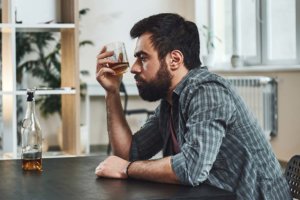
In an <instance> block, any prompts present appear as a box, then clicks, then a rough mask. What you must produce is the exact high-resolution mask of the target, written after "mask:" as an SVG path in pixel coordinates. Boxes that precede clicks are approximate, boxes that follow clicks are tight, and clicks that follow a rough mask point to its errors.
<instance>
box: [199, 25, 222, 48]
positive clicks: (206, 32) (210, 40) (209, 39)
mask: <svg viewBox="0 0 300 200" xmlns="http://www.w3.org/2000/svg"><path fill="white" fill-rule="evenodd" d="M200 32H201V33H202V35H203V37H204V38H206V49H207V53H208V54H210V51H211V49H214V48H215V40H217V41H218V42H220V43H221V42H222V40H221V39H220V38H219V37H218V36H216V35H213V33H212V32H211V30H210V28H209V27H208V26H206V25H202V28H200Z"/></svg>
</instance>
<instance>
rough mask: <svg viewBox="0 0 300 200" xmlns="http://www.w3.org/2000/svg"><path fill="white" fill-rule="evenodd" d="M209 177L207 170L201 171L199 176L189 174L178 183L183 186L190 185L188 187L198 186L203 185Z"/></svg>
mask: <svg viewBox="0 0 300 200" xmlns="http://www.w3.org/2000/svg"><path fill="white" fill-rule="evenodd" d="M208 175H209V171H208V170H202V171H201V172H200V173H199V174H197V175H195V174H191V173H187V174H186V176H185V178H181V179H180V182H181V183H182V184H184V185H190V186H193V187H195V186H198V185H200V184H201V183H203V182H204V181H206V180H207V178H208Z"/></svg>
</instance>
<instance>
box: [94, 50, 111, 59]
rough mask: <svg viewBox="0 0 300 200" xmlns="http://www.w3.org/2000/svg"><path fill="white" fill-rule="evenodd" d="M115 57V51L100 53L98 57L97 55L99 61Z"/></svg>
mask: <svg viewBox="0 0 300 200" xmlns="http://www.w3.org/2000/svg"><path fill="white" fill-rule="evenodd" d="M112 55H114V52H113V51H105V52H100V53H99V54H98V55H97V59H103V58H107V57H110V56H112Z"/></svg>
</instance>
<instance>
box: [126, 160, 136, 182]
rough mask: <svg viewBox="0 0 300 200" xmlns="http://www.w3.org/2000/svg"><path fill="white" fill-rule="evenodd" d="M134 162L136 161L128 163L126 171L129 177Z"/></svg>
mask: <svg viewBox="0 0 300 200" xmlns="http://www.w3.org/2000/svg"><path fill="white" fill-rule="evenodd" d="M134 162H135V161H132V162H129V163H128V165H127V167H126V170H125V173H126V176H127V178H130V176H129V168H130V166H131V165H132V164H133V163H134Z"/></svg>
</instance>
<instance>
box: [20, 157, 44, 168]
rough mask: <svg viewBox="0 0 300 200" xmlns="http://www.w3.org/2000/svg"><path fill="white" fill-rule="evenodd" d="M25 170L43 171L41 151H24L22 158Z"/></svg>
mask: <svg viewBox="0 0 300 200" xmlns="http://www.w3.org/2000/svg"><path fill="white" fill-rule="evenodd" d="M22 168H23V170H29V171H32V170H37V171H42V154H41V153H40V152H35V153H24V154H23V158H22Z"/></svg>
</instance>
